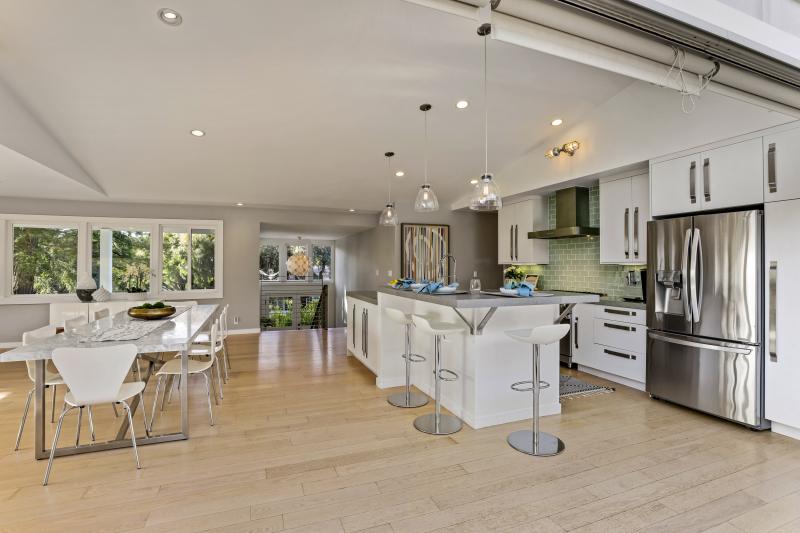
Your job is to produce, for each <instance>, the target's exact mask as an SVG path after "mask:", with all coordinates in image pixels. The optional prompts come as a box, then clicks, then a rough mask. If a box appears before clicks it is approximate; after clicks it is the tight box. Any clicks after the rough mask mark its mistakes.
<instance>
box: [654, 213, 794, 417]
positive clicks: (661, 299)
mask: <svg viewBox="0 0 800 533" xmlns="http://www.w3.org/2000/svg"><path fill="white" fill-rule="evenodd" d="M762 220H763V212H762V211H760V210H749V211H737V212H733V213H715V214H707V215H696V216H688V217H681V218H672V219H664V220H655V221H652V222H649V223H648V225H647V266H648V271H649V273H650V275H648V280H647V284H648V288H647V290H648V298H647V326H648V328H649V330H648V338H647V384H646V387H647V392H649V393H650V394H651V395H652V396H654V397H656V398H660V399H663V400H668V401H670V402H674V403H677V404H680V405H684V406H687V407H691V408H694V409H698V410H700V411H704V412H706V413H710V414H712V415H716V416H719V417H722V418H726V419H729V420H732V421H735V422H739V423H741V424H745V425H747V426H751V427H754V428H759V429H762V428H765V427H768V422H767V421H766V420H765V419H764V386H763V383H764V378H763V376H764V358H763V355H764V350H763V341H764V339H763V323H764V320H763V312H762V309H763V292H762V291H763V278H762V276H763V272H762V265H763V253H764V252H763V244H762V243H763V238H762V235H763V233H762ZM799 246H800V245H799Z"/></svg>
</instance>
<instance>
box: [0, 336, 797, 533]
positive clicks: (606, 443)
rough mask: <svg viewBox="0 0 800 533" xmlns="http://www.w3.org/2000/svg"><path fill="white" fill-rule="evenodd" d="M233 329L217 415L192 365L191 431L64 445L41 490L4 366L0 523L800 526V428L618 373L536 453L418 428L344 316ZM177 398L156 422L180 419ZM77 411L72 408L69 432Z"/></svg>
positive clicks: (15, 375)
mask: <svg viewBox="0 0 800 533" xmlns="http://www.w3.org/2000/svg"><path fill="white" fill-rule="evenodd" d="M229 343H230V349H231V361H232V366H233V372H232V375H231V379H230V382H229V383H228V385H227V386H226V387H225V389H224V392H225V398H224V400H222V402H221V404H220V405H219V406H215V416H216V418H217V424H216V425H215V426H214V427H209V425H208V414H207V408H206V403H205V396H204V394H205V391H204V388H203V384H202V381H200V380H194V381H193V382H192V383H190V402H191V412H190V422H191V434H192V438H191V439H190V440H188V441H184V442H175V443H167V444H160V445H151V446H144V447H142V448H140V454H141V459H142V464H143V468H142V470H139V471H137V470H136V468H135V464H134V461H133V456H132V453H131V451H130V450H115V451H110V452H104V453H97V454H90V455H83V456H74V457H64V458H58V459H56V461H55V464H54V468H53V474H52V477H51V484H50V486H48V487H42V486H41V478H42V474H43V472H44V467H45V463H44V462H42V461H35V460H34V459H33V456H32V455H33V454H32V448H31V447H32V441H33V433H32V424H31V425H30V426H29V428H28V429H26V432H25V436H24V440H23V447H22V449H21V450H20V451H18V452H13V451H12V448H13V445H14V438H15V436H16V430H17V424H18V422H19V416H20V414H21V412H22V408H23V404H24V400H25V394H26V393H27V391H28V390H29V388H30V382H29V381H28V380H27V377H26V374H25V370H24V366H23V365H21V364H5V365H0V531H4V532H5V531H14V532H16V531H37V532H42V531H57V532H59V533H65V532H71V531H81V532H86V531H143V532H157V531H161V532H183V531H220V532H222V531H226V532H268V531H293V532H294V531H303V532H315V531H319V532H343V531H346V532H351V531H364V532H367V531H368V532H375V533H378V532H380V533H384V532H385V533H389V532H397V533H400V532H413V533H419V532H428V531H438V532H475V533H477V532H485V531H509V532H511V531H513V532H525V531H536V532H562V531H578V532H606V531H613V532H626V531H680V532H692V531H714V532H718V533H727V532H741V531H753V532H761V531H782V532H789V531H800V443H799V442H796V441H793V440H791V439H788V438H785V437H781V436H779V435H774V434H771V433H769V432H763V433H758V432H753V431H750V430H747V429H744V428H741V427H738V426H736V425H733V424H730V423H725V422H722V421H719V420H716V419H714V418H711V417H707V416H704V415H701V414H698V413H695V412H692V411H688V410H685V409H682V408H679V407H675V406H672V405H669V404H666V403H663V402H660V401H654V400H650V399H649V398H648V397H647V395H646V394H644V393H641V392H638V391H634V390H631V389H627V388H625V387H622V386H616V388H617V391H616V392H615V393H613V394H606V395H596V396H593V397H588V398H578V399H572V400H567V401H565V403H564V405H563V413H562V414H561V415H560V416H556V417H546V418H544V419H543V420H542V426H543V429H544V430H546V431H550V432H552V433H555V434H556V435H558V436H560V437H561V438H562V439H563V440H564V442H565V443H566V451H565V453H563V454H562V455H560V456H557V457H553V458H546V459H545V458H532V457H528V456H525V455H522V454H520V453H518V452H516V451H514V450H512V449H511V448H509V446H508V445H507V444H506V441H505V439H506V435H507V434H508V433H509V432H511V431H513V430H516V429H521V428H526V427H528V425H529V424H528V422H520V423H514V424H507V425H504V426H498V427H493V428H487V429H482V430H479V431H475V430H472V429H470V428H468V427H465V429H464V430H462V431H461V432H460V433H457V434H455V435H452V436H449V437H432V436H429V435H424V434H422V433H419V432H417V431H415V430H414V429H413V427H412V421H413V419H414V418H415V417H416V416H418V415H419V414H420V413H422V412H428V411H430V410H431V409H432V405H429V406H426V407H423V408H421V409H412V410H402V409H396V408H393V407H391V406H390V405H388V404H387V403H386V401H385V397H386V395H387V394H388V393H389V392H391V391H381V390H378V389H376V388H375V380H374V376H373V375H372V374H370V373H369V371H367V370H366V369H364V368H363V367H362V366H361V365H360V364H359V363H358V362H357V361H356V360H355V359H353V358H351V357H346V356H345V331H344V330H331V331H329V332H316V331H299V332H296V331H289V332H278V333H266V334H262V335H241V336H233V337H230V339H229ZM524 378H525V377H524V376H520V378H519V379H524ZM581 378H582V379H585V380H587V381H592V382H597V383H602V380H599V379H597V378H594V377H592V376H587V375H581ZM149 389H152V387H149ZM152 393H153V391H152V390H148V394H147V398H146V403H147V406H148V409H149V408H150V407H151V405H152V404H151V402H152ZM48 399H49V396H48ZM178 401H179V400H178V395H177V394H175V395H174V396H173V400H172V404H171V405H169V406H168V408H167V410H166V411H164V412H160V413H159V417H158V419H157V422H156V426H157V427H158V428H166V427H169V426H170V425H172V426H177V423H178V419H177V417H178V412H179V406H178ZM60 402H61V400H60V398H59V400H58V402H57V403H58V405H60ZM148 413H149V410H148ZM70 418H71V419H70ZM95 419H96V426H97V433H98V439H100V438H103V437H107V436H111V435H112V434H113V432H114V431H115V419H114V415H113V412H112V411H111V408H110V407H109V408H107V409H102V408H100V407H98V408H96V409H95ZM84 422H85V420H84ZM135 423H136V424H137V426H136V427H137V430H138V431H139V432H140V433H142V428H141V420H140V419H139V417H137V420H136V421H135ZM74 426H75V418H74V417H68V418H67V421H66V422H65V431H64V434H63V435H62V439H64V441H65V442H66V441H68V439H72V440H74V438H75V427H74ZM51 430H52V429H51V427H50V424H48V431H51ZM81 438H82V442H88V441H87V439H88V438H89V437H88V428H87V427H85V426H84V431H83V433H82V437H81Z"/></svg>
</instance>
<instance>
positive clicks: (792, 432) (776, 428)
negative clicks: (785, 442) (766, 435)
mask: <svg viewBox="0 0 800 533" xmlns="http://www.w3.org/2000/svg"><path fill="white" fill-rule="evenodd" d="M772 431H773V432H774V433H778V434H780V435H785V436H786V437H791V438H793V439H797V440H800V429H799V428H796V427H792V426H787V425H786V424H781V423H779V422H773V423H772Z"/></svg>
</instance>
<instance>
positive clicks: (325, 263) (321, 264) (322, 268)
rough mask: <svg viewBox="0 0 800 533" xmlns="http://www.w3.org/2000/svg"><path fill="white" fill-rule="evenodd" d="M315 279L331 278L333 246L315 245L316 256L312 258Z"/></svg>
mask: <svg viewBox="0 0 800 533" xmlns="http://www.w3.org/2000/svg"><path fill="white" fill-rule="evenodd" d="M311 264H312V266H311V270H312V271H313V272H314V279H323V280H329V279H331V247H330V246H314V257H313V258H312V260H311Z"/></svg>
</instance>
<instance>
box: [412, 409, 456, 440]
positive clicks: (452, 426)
mask: <svg viewBox="0 0 800 533" xmlns="http://www.w3.org/2000/svg"><path fill="white" fill-rule="evenodd" d="M463 426H464V424H463V423H462V422H461V420H459V419H458V418H456V417H455V416H452V415H443V414H440V415H439V427H438V429H437V427H436V413H428V414H427V415H422V416H418V417H417V418H416V419H414V427H415V428H417V429H418V430H419V431H421V432H423V433H427V434H428V435H452V434H453V433H458V432H459V431H461V428H462V427H463Z"/></svg>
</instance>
